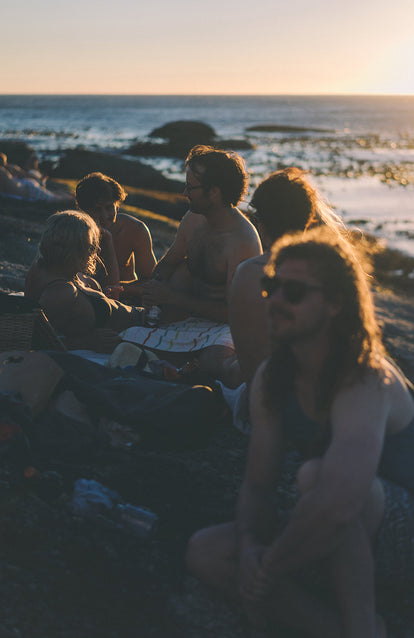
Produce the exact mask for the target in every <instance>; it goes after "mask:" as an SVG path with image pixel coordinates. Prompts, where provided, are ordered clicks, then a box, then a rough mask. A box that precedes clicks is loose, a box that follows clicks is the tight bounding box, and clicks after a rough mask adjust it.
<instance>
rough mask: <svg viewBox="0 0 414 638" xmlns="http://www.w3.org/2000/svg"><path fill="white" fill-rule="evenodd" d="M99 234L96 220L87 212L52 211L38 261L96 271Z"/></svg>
mask: <svg viewBox="0 0 414 638" xmlns="http://www.w3.org/2000/svg"><path fill="white" fill-rule="evenodd" d="M100 234H101V233H100V230H99V228H98V226H97V224H96V223H95V222H94V220H93V219H92V217H90V216H89V215H87V214H86V213H81V212H79V211H75V210H65V211H63V212H61V213H55V214H54V215H51V217H49V219H48V220H47V222H46V228H45V230H44V232H43V234H42V237H41V239H40V243H39V265H40V266H41V267H43V268H53V267H57V266H58V267H61V266H66V267H69V268H73V270H74V271H75V272H78V271H79V272H85V273H88V274H93V273H94V272H95V268H96V260H97V253H98V248H99V240H100Z"/></svg>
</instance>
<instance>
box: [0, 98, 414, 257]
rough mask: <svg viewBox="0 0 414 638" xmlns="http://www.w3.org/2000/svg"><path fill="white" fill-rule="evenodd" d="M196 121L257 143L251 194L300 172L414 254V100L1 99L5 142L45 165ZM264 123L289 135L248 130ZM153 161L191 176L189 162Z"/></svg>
mask: <svg viewBox="0 0 414 638" xmlns="http://www.w3.org/2000/svg"><path fill="white" fill-rule="evenodd" d="M187 119H188V120H199V121H203V122H205V123H207V124H209V125H210V126H212V127H213V128H214V129H215V131H216V133H217V135H218V136H220V137H223V138H233V139H235V138H236V139H246V140H248V141H250V142H251V143H252V144H253V145H254V149H253V150H249V151H241V152H240V154H241V155H243V157H244V159H245V160H246V164H247V167H248V169H249V172H250V175H251V179H250V183H251V190H252V189H253V188H254V187H255V186H256V185H257V183H258V182H259V181H260V180H261V179H263V177H265V176H266V175H267V174H269V173H270V172H272V171H273V170H276V169H277V168H279V167H281V166H288V165H296V166H299V167H301V168H303V169H305V170H307V171H309V173H310V177H311V179H312V181H313V183H314V184H315V185H316V186H318V188H319V189H320V191H321V192H322V195H323V196H324V197H325V198H326V199H327V200H328V201H329V203H330V204H331V205H332V206H333V207H334V208H335V210H336V211H337V213H338V214H340V215H341V216H342V217H343V219H344V221H345V222H346V223H348V224H349V225H351V226H358V227H360V228H362V229H363V230H366V231H368V232H370V233H373V234H375V235H377V236H378V237H380V238H382V239H383V240H384V241H385V242H386V243H387V244H388V245H389V246H391V247H394V248H397V249H399V250H401V251H403V252H405V253H408V254H410V255H413V256H414V96H390V97H386V96H75V95H68V96H49V95H43V96H42V95H33V96H30V95H20V96H19V95H14V96H13V95H0V139H1V138H7V139H21V140H24V141H27V142H29V143H30V144H31V145H32V146H33V147H34V148H35V149H36V150H37V151H38V153H39V155H40V156H41V157H42V158H45V159H57V158H58V157H59V155H60V154H61V153H62V152H63V151H64V150H65V149H67V148H73V147H76V146H78V145H82V146H84V147H87V148H91V149H102V150H116V151H118V152H122V151H124V150H125V149H126V148H128V146H129V145H130V144H131V143H132V142H134V141H136V140H146V138H147V136H148V134H149V133H150V132H151V130H152V129H154V128H155V127H158V126H161V125H162V124H165V123H167V122H171V121H175V120H187ZM260 124H268V125H269V124H271V125H277V126H279V127H280V130H279V131H275V132H257V131H248V130H247V129H248V128H249V127H251V126H255V125H260ZM283 127H295V130H289V129H286V128H283ZM144 161H147V162H148V163H150V164H152V165H153V166H155V167H156V168H158V169H159V170H161V171H162V172H163V173H164V174H166V175H167V176H171V177H175V178H177V177H178V178H181V179H183V163H182V162H181V161H178V160H171V159H163V158H153V159H151V158H148V159H146V160H144Z"/></svg>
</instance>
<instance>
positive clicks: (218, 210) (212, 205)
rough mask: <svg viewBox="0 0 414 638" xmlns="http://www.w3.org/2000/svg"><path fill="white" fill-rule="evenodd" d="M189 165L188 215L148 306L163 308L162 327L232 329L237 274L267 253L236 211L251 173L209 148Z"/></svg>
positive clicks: (147, 290)
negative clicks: (195, 324)
mask: <svg viewBox="0 0 414 638" xmlns="http://www.w3.org/2000/svg"><path fill="white" fill-rule="evenodd" d="M185 165H186V183H185V189H184V194H185V195H186V196H187V198H188V200H189V210H188V212H187V213H186V214H185V215H184V217H183V219H182V220H181V223H180V225H179V227H178V230H177V234H176V237H175V239H174V242H173V244H172V246H171V247H170V248H169V249H168V251H167V252H166V254H165V255H164V256H163V257H162V258H161V259H160V261H159V262H158V264H157V265H156V267H155V269H154V272H153V276H152V278H151V279H150V281H148V282H147V283H146V284H145V285H144V303H145V304H146V305H157V306H162V307H163V321H168V318H169V317H170V318H171V319H172V320H174V319H176V318H180V319H181V318H184V317H188V316H195V317H203V318H205V319H211V320H212V321H216V322H223V323H228V307H227V296H228V291H229V287H230V283H231V280H232V279H233V275H234V271H235V270H236V267H237V266H238V264H239V263H240V262H241V261H243V260H244V259H248V258H249V257H253V256H255V255H260V253H261V252H262V249H261V244H260V239H259V236H258V234H257V231H256V229H255V228H254V226H253V224H251V222H250V221H249V220H248V219H246V217H245V216H244V215H243V214H242V213H241V212H240V211H239V210H238V208H237V204H238V203H239V202H240V200H241V199H242V197H243V196H244V195H245V193H246V190H247V173H246V169H245V166H244V162H243V160H242V158H241V157H240V156H239V155H237V154H236V153H232V152H225V151H220V150H216V149H214V148H212V147H210V146H195V147H194V148H193V149H192V150H191V151H190V153H189V155H188V157H187V159H186V162H185Z"/></svg>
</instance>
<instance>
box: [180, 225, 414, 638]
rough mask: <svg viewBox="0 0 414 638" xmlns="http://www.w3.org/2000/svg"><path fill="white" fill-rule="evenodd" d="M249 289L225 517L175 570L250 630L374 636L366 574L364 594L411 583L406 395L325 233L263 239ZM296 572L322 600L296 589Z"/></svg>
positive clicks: (349, 253)
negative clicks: (261, 313)
mask: <svg viewBox="0 0 414 638" xmlns="http://www.w3.org/2000/svg"><path fill="white" fill-rule="evenodd" d="M262 291H263V294H264V296H265V299H266V304H267V310H268V316H269V336H270V343H271V354H270V357H269V358H268V359H267V360H266V361H265V362H263V363H262V364H261V365H260V367H259V368H258V370H257V372H256V375H255V378H254V380H253V383H252V387H251V419H252V435H251V440H250V447H249V454H248V461H247V468H246V473H245V478H244V482H243V485H242V488H241V492H240V495H239V500H238V507H237V517H236V521H235V522H234V523H228V524H225V525H218V526H215V527H211V528H208V529H205V530H202V531H200V532H198V533H197V534H196V535H195V536H193V537H192V539H191V541H190V544H189V547H188V552H187V564H188V567H189V569H190V570H191V571H192V572H193V573H194V574H195V575H196V576H198V577H199V578H200V579H202V580H203V581H205V582H206V583H209V584H210V585H212V586H214V587H216V588H218V589H220V590H221V591H222V592H223V593H225V594H227V595H232V596H233V597H234V596H237V595H239V596H240V597H241V600H242V601H244V604H245V606H246V611H247V612H248V614H249V617H250V619H251V621H253V622H254V623H255V624H259V623H260V624H261V625H262V626H263V625H265V624H266V620H267V619H270V618H277V619H279V620H281V621H282V622H284V623H286V624H288V625H290V626H292V627H296V628H297V629H301V630H302V631H303V632H304V635H308V636H314V637H315V638H378V637H379V636H381V637H383V636H385V635H386V631H385V626H384V623H383V622H382V621H381V619H380V618H378V617H377V618H376V616H375V591H374V567H375V580H376V584H378V585H380V584H382V585H386V586H388V587H389V586H390V585H391V584H392V585H393V586H396V587H401V586H402V585H404V584H406V585H409V586H410V585H411V586H412V583H413V580H414V540H413V536H412V529H413V525H414V466H413V464H412V458H413V455H414V400H413V397H412V396H411V395H410V392H409V389H408V385H407V382H406V380H405V379H404V377H403V375H402V374H401V373H400V371H399V370H398V369H397V368H396V367H395V366H394V365H393V364H392V363H391V362H390V361H389V360H387V358H386V357H385V353H384V349H383V346H382V343H381V338H380V332H379V328H378V325H377V323H376V320H375V311H374V305H373V299H372V294H371V292H370V290H369V287H368V278H367V276H366V274H365V272H364V271H363V267H362V266H361V263H360V262H359V261H358V260H357V259H356V256H355V253H354V251H353V249H351V248H350V245H349V244H348V243H346V242H344V241H343V240H341V239H340V238H339V236H338V234H333V233H332V231H329V230H328V229H322V228H319V229H314V230H310V231H309V232H308V233H306V234H305V235H301V236H298V235H297V236H296V237H292V236H285V237H284V238H282V239H281V240H279V241H278V242H276V244H275V245H274V247H273V249H272V256H271V260H270V261H269V263H268V265H267V267H266V269H265V277H264V278H263V281H262ZM291 451H292V452H293V455H292V453H291ZM295 476H296V483H297V486H295V480H294V479H295ZM277 487H279V488H280V489H279V491H278V492H276V488H277ZM278 506H279V509H278ZM289 512H290V514H289ZM308 566H314V567H316V568H317V569H319V570H320V577H322V578H323V579H324V582H326V583H327V584H329V583H330V585H331V588H332V593H333V597H334V600H335V603H336V604H332V601H331V603H330V604H329V603H328V601H327V600H325V599H324V598H323V597H321V595H320V594H319V596H318V595H315V592H314V591H313V590H312V588H310V587H309V583H308V586H307V587H305V583H306V580H305V582H304V581H303V578H302V580H301V576H302V577H303V570H304V569H306V568H307V567H308Z"/></svg>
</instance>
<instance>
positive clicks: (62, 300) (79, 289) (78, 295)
mask: <svg viewBox="0 0 414 638" xmlns="http://www.w3.org/2000/svg"><path fill="white" fill-rule="evenodd" d="M82 266H83V264H74V265H73V267H66V268H65V267H63V266H62V267H57V268H54V269H45V268H41V267H40V266H39V265H38V263H37V262H34V263H33V264H32V266H31V268H30V270H29V272H28V275H27V278H26V286H25V296H27V297H29V298H30V299H33V300H34V301H38V302H39V304H40V305H41V306H42V308H43V309H44V311H45V313H46V315H47V317H48V318H49V320H50V321H51V323H52V325H53V326H54V327H55V329H56V330H57V331H58V332H60V333H61V334H63V335H64V337H65V343H66V346H67V347H68V348H69V349H77V348H87V349H91V350H95V351H97V352H106V353H110V352H112V351H113V350H114V348H115V347H116V346H117V345H118V344H119V343H121V341H122V339H121V338H120V337H119V335H118V332H119V331H121V330H123V329H125V328H129V327H130V326H134V325H137V324H139V323H140V322H141V314H140V309H137V308H135V307H131V306H126V305H125V304H122V303H120V302H119V301H115V300H113V299H108V297H106V295H104V293H103V292H102V290H101V288H100V286H99V284H98V283H97V282H96V281H95V280H94V279H93V278H92V277H88V276H85V275H82V274H79V271H80V270H81V269H82ZM78 268H79V271H78ZM55 280H57V281H55ZM51 282H53V283H51ZM48 284H50V285H48ZM93 296H95V297H101V298H104V299H105V300H107V302H108V303H109V304H110V305H111V308H112V314H111V316H110V317H109V318H108V321H107V323H106V325H105V326H103V327H100V328H98V327H97V326H96V317H95V311H94V308H93V305H92V304H91V302H90V300H89V299H90V297H93Z"/></svg>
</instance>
